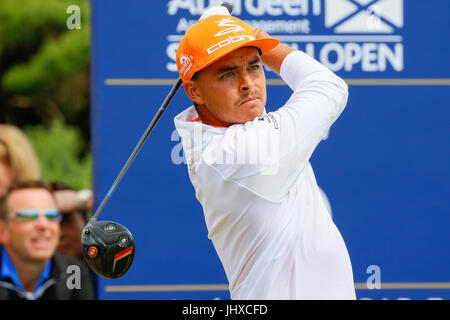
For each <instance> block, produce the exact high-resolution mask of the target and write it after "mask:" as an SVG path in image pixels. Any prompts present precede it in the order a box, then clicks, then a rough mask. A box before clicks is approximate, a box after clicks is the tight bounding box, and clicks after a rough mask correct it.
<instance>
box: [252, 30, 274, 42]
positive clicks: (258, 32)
mask: <svg viewBox="0 0 450 320" xmlns="http://www.w3.org/2000/svg"><path fill="white" fill-rule="evenodd" d="M252 29H253V34H254V35H255V38H256V39H262V38H270V36H269V35H268V34H267V33H265V32H264V31H262V30H261V29H258V28H253V27H252Z"/></svg>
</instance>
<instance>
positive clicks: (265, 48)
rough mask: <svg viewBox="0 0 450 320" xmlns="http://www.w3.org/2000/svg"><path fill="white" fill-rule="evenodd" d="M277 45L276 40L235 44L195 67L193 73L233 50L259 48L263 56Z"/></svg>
mask: <svg viewBox="0 0 450 320" xmlns="http://www.w3.org/2000/svg"><path fill="white" fill-rule="evenodd" d="M279 43H280V40H278V39H276V38H261V39H255V40H250V41H247V42H243V43H236V45H234V46H230V47H229V50H227V51H224V52H222V53H220V54H218V55H217V56H216V57H214V59H212V60H210V61H208V62H207V63H205V64H204V65H202V66H199V67H197V68H196V69H195V72H198V71H201V70H203V69H204V68H206V67H207V66H209V65H211V64H213V63H214V62H216V61H217V60H219V59H221V58H223V57H224V56H226V55H227V54H229V53H231V52H233V51H235V50H237V49H239V48H243V47H257V48H259V49H260V50H261V54H265V53H267V52H269V51H270V50H272V49H273V48H275V47H276V46H277V45H278V44H279ZM195 72H194V73H195Z"/></svg>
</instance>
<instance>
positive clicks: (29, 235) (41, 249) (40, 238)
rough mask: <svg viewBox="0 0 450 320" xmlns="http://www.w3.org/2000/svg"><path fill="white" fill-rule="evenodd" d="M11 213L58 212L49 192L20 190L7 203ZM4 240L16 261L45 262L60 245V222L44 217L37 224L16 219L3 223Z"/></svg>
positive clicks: (1, 227) (1, 229)
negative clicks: (32, 211) (30, 211)
mask: <svg viewBox="0 0 450 320" xmlns="http://www.w3.org/2000/svg"><path fill="white" fill-rule="evenodd" d="M6 205H7V208H8V213H9V214H11V213H15V212H18V211H21V210H24V209H34V210H49V209H50V210H56V208H57V207H56V202H55V199H54V198H53V196H52V194H51V193H50V192H49V191H47V190H45V189H18V190H15V191H13V192H12V193H11V194H10V195H9V196H8V199H7V202H6ZM0 224H1V225H0V240H1V242H2V244H3V245H4V247H5V248H6V250H7V252H8V254H9V256H10V257H11V259H12V260H13V261H21V262H28V263H29V262H44V261H46V260H48V259H50V258H51V257H52V256H53V254H54V253H55V250H56V246H57V245H58V240H59V235H60V226H59V222H55V221H50V220H48V219H47V218H46V217H45V216H43V215H40V216H39V217H38V218H37V219H36V220H33V221H18V220H16V219H14V218H12V219H8V220H7V221H6V222H5V221H1V222H0Z"/></svg>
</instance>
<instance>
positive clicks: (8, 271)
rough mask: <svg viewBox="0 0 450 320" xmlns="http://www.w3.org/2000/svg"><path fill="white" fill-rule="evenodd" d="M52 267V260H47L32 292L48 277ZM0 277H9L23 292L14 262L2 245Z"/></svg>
mask: <svg viewBox="0 0 450 320" xmlns="http://www.w3.org/2000/svg"><path fill="white" fill-rule="evenodd" d="M51 268H52V262H51V260H48V261H47V263H46V264H45V267H44V270H42V273H41V275H40V276H39V279H38V281H37V283H36V287H35V288H34V291H33V293H35V292H36V291H37V290H38V289H39V288H40V287H41V286H42V284H43V283H44V282H45V280H47V279H48V278H50V271H51ZM0 278H10V279H11V280H12V282H13V283H14V284H15V285H16V286H17V287H18V288H20V290H22V291H23V292H25V288H24V287H23V285H22V283H21V282H20V279H19V274H18V273H17V270H16V267H14V264H13V262H12V260H11V258H10V257H9V255H8V252H6V249H5V248H4V247H2V248H1V266H0Z"/></svg>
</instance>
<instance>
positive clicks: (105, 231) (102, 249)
mask: <svg viewBox="0 0 450 320" xmlns="http://www.w3.org/2000/svg"><path fill="white" fill-rule="evenodd" d="M221 5H222V6H223V7H225V8H227V10H228V12H229V13H230V14H231V11H232V5H231V4H230V3H229V2H224V3H222V4H221ZM182 83H183V82H182V81H181V79H180V78H178V80H177V81H176V83H175V85H174V86H173V87H172V89H171V90H170V92H169V94H168V95H167V97H166V99H165V100H164V102H163V103H162V105H161V106H160V107H159V109H158V111H157V113H156V115H155V116H154V117H153V119H152V121H151V122H150V124H149V125H148V127H147V129H146V130H145V132H144V134H143V135H142V137H141V138H140V140H139V142H138V143H137V145H136V147H135V148H134V150H133V152H132V153H131V155H130V157H129V158H128V160H127V161H126V163H125V165H124V166H123V168H122V169H121V170H120V172H119V175H118V176H117V178H116V179H115V181H114V183H113V184H112V186H111V187H110V189H109V190H108V192H107V194H106V196H105V197H104V198H103V200H102V202H101V203H100V206H99V207H98V208H97V210H96V211H95V213H94V214H93V215H92V217H91V218H90V220H89V222H88V223H87V225H86V226H85V227H84V229H83V231H82V234H81V246H82V251H83V255H84V257H85V260H86V263H87V264H88V266H89V267H90V268H91V269H92V270H93V271H95V272H96V273H97V274H99V275H100V276H102V277H105V278H109V279H117V278H120V277H122V276H123V275H124V274H126V273H127V272H128V270H129V269H130V267H131V265H132V263H133V260H134V254H135V251H136V246H135V243H134V239H133V235H132V234H131V232H130V231H129V230H128V229H127V228H126V227H124V226H123V225H121V224H119V223H117V222H113V221H97V219H98V216H99V215H100V213H101V212H102V210H103V208H104V207H105V205H106V203H107V202H108V201H109V199H110V198H111V195H112V194H113V192H114V190H115V189H116V188H117V186H118V184H119V183H120V181H121V180H122V178H123V176H124V175H125V173H126V172H127V170H128V168H129V167H130V165H131V163H132V162H133V161H134V159H135V158H136V156H137V154H138V153H139V151H140V150H141V149H142V146H143V145H144V143H145V141H146V140H147V138H148V136H149V135H150V133H151V131H152V130H153V128H154V127H155V125H156V123H157V122H158V121H159V119H160V118H161V116H162V114H163V113H164V111H165V110H166V108H167V106H168V105H169V103H170V102H171V101H172V99H173V97H174V96H175V94H176V92H177V91H178V89H179V88H180V87H181V85H182Z"/></svg>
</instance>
